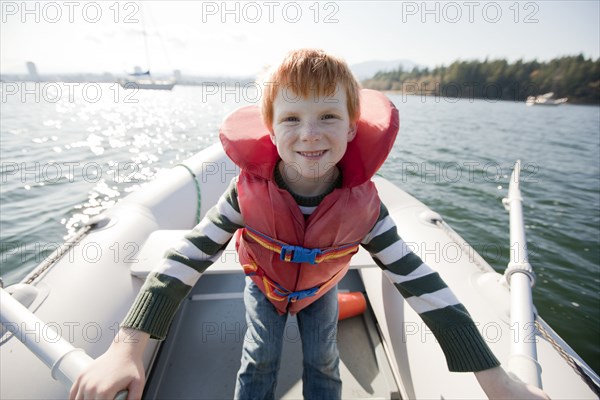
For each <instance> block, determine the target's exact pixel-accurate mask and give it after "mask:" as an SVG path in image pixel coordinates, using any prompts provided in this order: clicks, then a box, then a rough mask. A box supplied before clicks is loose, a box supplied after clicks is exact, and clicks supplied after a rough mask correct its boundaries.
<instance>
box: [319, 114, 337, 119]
mask: <svg viewBox="0 0 600 400" xmlns="http://www.w3.org/2000/svg"><path fill="white" fill-rule="evenodd" d="M322 118H323V119H334V118H337V116H335V115H333V114H325V115H323V117H322Z"/></svg>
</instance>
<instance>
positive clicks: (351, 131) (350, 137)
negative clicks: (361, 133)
mask: <svg viewBox="0 0 600 400" xmlns="http://www.w3.org/2000/svg"><path fill="white" fill-rule="evenodd" d="M356 129H357V124H356V123H353V124H350V128H349V129H348V142H351V141H352V140H353V139H354V138H355V137H356Z"/></svg>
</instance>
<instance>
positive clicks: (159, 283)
mask: <svg viewBox="0 0 600 400" xmlns="http://www.w3.org/2000/svg"><path fill="white" fill-rule="evenodd" d="M236 182H237V180H235V179H234V180H233V181H232V183H231V184H230V186H229V189H228V191H227V192H226V193H225V194H224V195H223V196H222V197H221V198H220V199H219V202H218V203H217V205H216V206H215V207H213V208H211V209H210V210H209V211H208V213H207V215H206V217H205V218H204V219H203V220H202V221H201V222H200V223H199V224H198V225H197V226H196V227H195V228H194V229H193V230H192V231H191V232H190V233H188V234H187V235H185V237H184V239H182V240H181V242H180V243H179V244H178V245H177V246H176V247H175V248H173V249H170V250H169V251H167V253H166V257H165V259H164V260H163V261H162V263H161V264H159V265H158V266H157V267H156V268H155V269H154V270H153V271H152V273H151V274H150V275H148V277H147V278H146V281H145V282H144V285H143V286H142V288H141V289H140V293H139V294H138V296H137V298H136V300H135V302H134V304H133V305H132V307H131V309H130V310H129V313H128V314H127V316H126V317H125V319H124V321H123V322H122V324H121V329H120V330H119V334H118V337H117V339H116V340H115V341H114V342H113V343H112V344H111V346H110V347H109V348H108V350H107V351H106V352H105V353H104V354H102V355H101V356H100V357H98V358H97V359H96V360H94V361H93V362H92V363H91V364H90V365H89V366H88V367H87V368H86V369H85V371H83V372H82V374H81V375H80V376H79V377H78V378H77V381H76V382H75V383H74V384H73V387H72V388H71V392H70V395H69V398H70V399H81V398H86V399H87V398H93V399H96V398H101V399H113V398H114V397H115V395H116V393H117V392H118V391H120V390H122V389H123V388H127V389H128V390H129V395H128V397H127V398H128V399H138V398H140V397H141V396H142V391H143V388H144V383H145V376H144V366H143V363H142V359H143V353H144V349H145V348H146V345H147V343H148V340H149V339H150V338H151V337H152V338H155V339H161V340H162V339H164V338H165V336H166V334H167V330H168V328H169V325H170V324H171V321H172V320H173V317H174V316H175V312H176V311H177V308H178V307H179V305H180V303H181V301H182V300H183V299H184V298H185V296H186V295H187V294H188V293H189V291H190V290H191V288H192V287H193V285H194V284H195V283H196V281H197V280H198V278H200V275H201V274H202V272H204V271H205V270H206V268H208V267H209V266H210V265H211V264H212V263H213V262H214V261H215V260H216V259H218V258H219V257H220V255H221V253H222V252H223V249H225V247H226V246H227V243H228V242H229V240H230V239H231V237H232V235H233V233H234V232H235V231H236V229H238V228H240V227H241V225H243V222H242V218H241V215H240V213H239V206H238V203H237V191H236Z"/></svg>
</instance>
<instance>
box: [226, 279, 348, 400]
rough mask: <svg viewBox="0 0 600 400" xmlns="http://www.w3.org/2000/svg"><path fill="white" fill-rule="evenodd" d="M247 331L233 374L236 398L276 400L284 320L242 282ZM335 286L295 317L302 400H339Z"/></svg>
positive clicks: (253, 287) (250, 284)
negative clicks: (298, 334)
mask: <svg viewBox="0 0 600 400" xmlns="http://www.w3.org/2000/svg"><path fill="white" fill-rule="evenodd" d="M244 303H245V305H246V324H247V325H248V330H247V331H246V337H245V338H244V346H243V349H242V365H241V367H240V370H239V372H238V375H237V382H236V385H235V399H244V400H246V399H247V400H262V399H274V397H275V387H276V384H277V373H278V371H279V364H280V360H281V349H282V346H283V333H284V328H285V323H286V320H287V314H286V315H279V314H278V313H277V310H276V309H275V307H274V306H273V305H272V304H271V302H269V300H268V299H267V298H266V297H265V295H264V294H263V293H262V292H261V291H260V289H259V288H258V287H257V286H256V285H255V284H254V282H252V280H251V279H250V278H246V289H245V290H244ZM337 317H338V300H337V287H334V288H333V289H331V290H330V291H329V292H327V293H326V294H325V295H324V296H323V297H321V298H320V299H319V300H317V301H315V302H314V303H312V304H311V305H310V306H308V307H306V308H305V309H303V310H302V311H300V312H299V313H298V314H297V318H298V329H299V331H300V336H301V338H302V353H303V373H302V394H303V396H304V398H305V399H310V400H312V399H327V400H335V399H340V398H341V396H342V381H341V380H340V373H339V363H340V357H339V353H338V349H337Z"/></svg>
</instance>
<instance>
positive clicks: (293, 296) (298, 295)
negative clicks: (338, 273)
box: [287, 287, 319, 301]
mask: <svg viewBox="0 0 600 400" xmlns="http://www.w3.org/2000/svg"><path fill="white" fill-rule="evenodd" d="M318 290H319V288H318V287H314V288H312V289H306V290H301V291H299V292H293V293H290V294H288V295H287V298H288V301H298V300H302V299H305V298H307V297H311V296H314V295H315V294H317V291H318Z"/></svg>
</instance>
